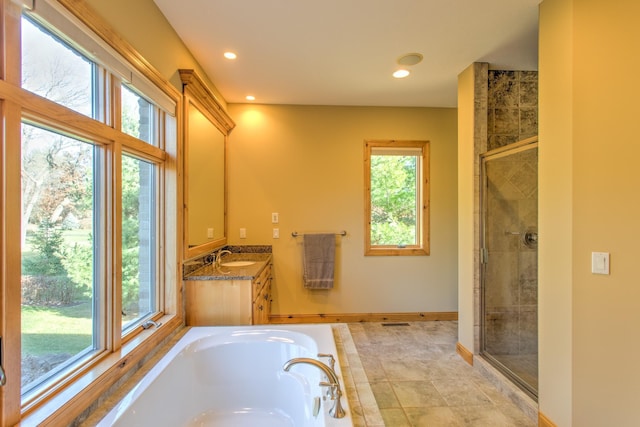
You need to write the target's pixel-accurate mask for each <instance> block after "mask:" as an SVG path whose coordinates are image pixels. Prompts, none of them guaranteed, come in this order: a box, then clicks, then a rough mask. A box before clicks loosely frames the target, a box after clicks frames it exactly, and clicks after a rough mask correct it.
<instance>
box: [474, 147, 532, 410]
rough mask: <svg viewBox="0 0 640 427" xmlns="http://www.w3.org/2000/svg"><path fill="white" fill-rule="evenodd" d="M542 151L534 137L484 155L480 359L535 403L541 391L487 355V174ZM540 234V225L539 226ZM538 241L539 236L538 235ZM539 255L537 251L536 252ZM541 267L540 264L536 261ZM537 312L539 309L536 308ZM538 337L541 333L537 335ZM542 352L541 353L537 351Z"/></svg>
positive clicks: (481, 155)
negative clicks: (494, 166) (498, 164)
mask: <svg viewBox="0 0 640 427" xmlns="http://www.w3.org/2000/svg"><path fill="white" fill-rule="evenodd" d="M532 149H538V137H537V136H536V137H532V138H528V139H524V140H522V141H519V142H515V143H512V144H509V145H506V146H503V147H500V148H497V149H494V150H490V151H487V152H485V153H482V154H480V197H479V199H480V200H479V201H480V264H479V266H480V292H479V293H480V313H479V314H480V325H479V326H480V327H479V333H480V337H479V338H480V340H479V344H480V348H479V353H480V355H481V356H482V357H483V358H484V359H485V360H486V361H487V362H488V363H489V364H491V365H492V366H493V367H494V368H495V369H497V370H498V371H499V372H501V373H502V374H503V375H504V376H505V377H507V378H508V379H509V380H511V381H512V382H513V383H514V384H515V385H516V386H518V387H519V388H520V389H521V390H522V391H523V392H525V393H526V394H527V395H529V396H530V397H531V398H533V399H534V400H536V401H537V400H538V389H537V388H534V387H533V386H531V385H530V384H529V383H527V382H526V381H525V380H523V379H522V378H521V377H520V376H518V375H517V374H516V373H514V372H513V371H512V370H511V369H509V368H508V367H507V366H505V365H504V364H503V363H502V362H501V361H500V360H498V359H497V358H496V357H495V356H493V355H491V354H490V353H488V352H487V351H485V348H486V346H485V343H486V336H485V322H486V312H485V308H486V305H485V280H486V276H487V273H486V267H487V260H488V251H487V246H486V243H487V235H486V228H487V200H486V199H487V192H488V183H487V174H486V165H485V164H486V162H487V161H489V160H493V159H498V158H501V157H506V156H509V155H513V154H518V153H521V152H524V151H527V150H532ZM537 176H538V163H536V177H537ZM536 230H537V224H536ZM536 238H537V232H536ZM536 253H537V248H536ZM536 267H537V261H536ZM536 309H537V308H536ZM536 334H537V331H536ZM537 351H538V352H539V350H537Z"/></svg>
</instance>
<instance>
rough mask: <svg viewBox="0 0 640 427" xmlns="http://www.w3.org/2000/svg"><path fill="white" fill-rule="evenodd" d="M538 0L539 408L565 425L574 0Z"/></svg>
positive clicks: (568, 356)
mask: <svg viewBox="0 0 640 427" xmlns="http://www.w3.org/2000/svg"><path fill="white" fill-rule="evenodd" d="M571 3H572V2H571V0H560V1H545V2H544V3H542V5H541V7H540V54H539V69H540V74H539V77H540V80H539V102H540V109H539V143H538V147H539V150H538V151H539V162H538V180H539V193H538V194H539V199H538V203H539V212H538V231H539V234H540V243H539V246H538V365H539V405H540V411H541V412H542V413H543V414H544V415H545V416H546V417H548V418H549V419H551V420H553V421H554V422H555V423H556V424H557V425H558V426H571V425H572V416H571V402H572V384H571V378H572V372H571V369H572V367H571V355H572V336H571V333H572V319H571V307H572V296H571V290H572V280H573V279H572V271H573V269H572V266H571V260H572V258H573V255H572V235H573V229H572V216H573V206H572V201H573V200H572V199H573V196H572V191H573V177H572V168H573V159H572V157H573V153H572V151H573V145H574V144H573V126H572V120H573V119H572V116H573V113H572V111H573V101H572V93H573V88H572V78H573V77H572V75H573V64H572V61H571V58H572V50H573V43H572V30H573V27H572V23H571V21H572V17H571V13H572V4H571Z"/></svg>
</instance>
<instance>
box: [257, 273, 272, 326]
mask: <svg viewBox="0 0 640 427" xmlns="http://www.w3.org/2000/svg"><path fill="white" fill-rule="evenodd" d="M270 312H271V281H267V283H266V284H265V286H263V287H262V289H261V290H260V293H258V296H257V297H256V299H255V300H254V301H253V324H254V325H264V324H267V323H269V313H270Z"/></svg>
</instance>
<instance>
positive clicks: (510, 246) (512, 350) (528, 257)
mask: <svg viewBox="0 0 640 427" xmlns="http://www.w3.org/2000/svg"><path fill="white" fill-rule="evenodd" d="M481 184H482V185H481V204H482V217H481V218H482V219H481V230H482V233H481V247H482V249H481V258H482V268H481V279H482V281H481V290H482V292H481V295H482V296H481V298H482V303H481V334H482V335H481V344H480V345H481V354H482V355H483V357H484V358H485V359H486V360H488V361H489V362H490V363H491V364H492V365H493V366H494V367H496V368H497V369H498V370H500V371H501V372H502V373H504V374H505V375H506V376H507V377H509V378H511V379H512V380H513V381H514V382H515V383H516V384H517V385H519V386H520V387H521V388H522V389H523V390H524V391H525V392H527V393H528V394H529V395H531V396H532V397H534V398H537V395H538V276H537V271H538V268H537V266H538V228H537V227H538V144H537V140H536V139H531V140H527V141H523V142H521V143H516V144H511V145H510V146H507V147H503V148H500V149H496V150H492V151H490V152H487V153H486V154H485V155H483V156H482V181H481Z"/></svg>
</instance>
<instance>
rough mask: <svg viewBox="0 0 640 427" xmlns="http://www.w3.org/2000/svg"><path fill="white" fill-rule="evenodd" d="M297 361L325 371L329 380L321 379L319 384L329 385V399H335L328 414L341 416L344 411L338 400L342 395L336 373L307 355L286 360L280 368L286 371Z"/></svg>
mask: <svg viewBox="0 0 640 427" xmlns="http://www.w3.org/2000/svg"><path fill="white" fill-rule="evenodd" d="M299 363H304V364H307V365H313V366H315V367H316V368H318V369H320V370H321V371H322V372H324V373H325V375H326V376H327V378H328V379H329V382H328V383H325V382H324V381H321V382H320V386H323V387H329V391H330V393H329V395H330V396H331V400H334V401H335V403H334V405H333V408H331V409H330V410H329V415H331V416H332V417H333V418H343V417H344V416H345V415H346V413H345V411H344V409H343V408H342V403H341V402H340V397H342V390H341V389H340V382H339V381H338V376H337V375H336V373H335V371H334V370H333V369H332V368H330V367H328V366H327V365H325V364H324V363H322V362H320V361H318V360H316V359H311V358H308V357H296V358H293V359H291V360H289V361H288V362H286V363H285V364H284V366H283V367H282V368H283V369H284V370H285V371H287V372H288V371H289V369H291V367H292V366H293V365H297V364H299Z"/></svg>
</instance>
